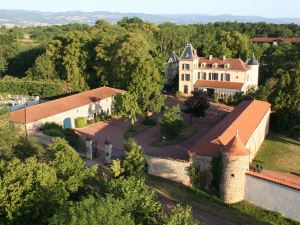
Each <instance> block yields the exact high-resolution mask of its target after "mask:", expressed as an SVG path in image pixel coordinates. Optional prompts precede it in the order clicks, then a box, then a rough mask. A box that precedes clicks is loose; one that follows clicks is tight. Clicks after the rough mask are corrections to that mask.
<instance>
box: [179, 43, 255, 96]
mask: <svg viewBox="0 0 300 225" xmlns="http://www.w3.org/2000/svg"><path fill="white" fill-rule="evenodd" d="M258 69H259V64H258V62H257V61H256V60H255V57H254V55H253V57H252V58H251V59H250V60H249V61H248V62H247V63H245V62H244V61H242V60H241V59H234V58H226V57H225V56H224V57H223V58H222V59H219V58H215V57H213V56H212V55H210V56H209V57H208V58H204V57H198V56H197V51H196V50H195V49H194V48H193V46H192V45H191V44H187V46H186V47H185V49H184V51H183V53H182V54H181V57H180V60H179V91H180V92H182V93H184V94H187V95H188V94H191V92H192V91H194V90H195V89H196V90H197V89H198V90H203V91H206V92H207V93H208V94H209V95H213V94H214V93H218V94H220V95H221V97H224V96H230V95H233V94H235V93H236V92H244V93H245V92H246V91H247V90H248V89H249V88H250V87H254V88H257V86H258Z"/></svg>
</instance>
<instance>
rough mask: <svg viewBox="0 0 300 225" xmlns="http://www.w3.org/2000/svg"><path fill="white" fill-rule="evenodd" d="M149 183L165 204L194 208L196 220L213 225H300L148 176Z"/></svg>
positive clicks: (275, 215)
mask: <svg viewBox="0 0 300 225" xmlns="http://www.w3.org/2000/svg"><path fill="white" fill-rule="evenodd" d="M146 182H147V185H148V186H149V187H150V188H152V189H153V190H154V191H156V192H157V193H158V194H159V196H160V197H161V199H162V202H166V200H167V201H171V202H174V203H180V204H183V205H190V206H191V207H192V209H193V214H194V216H195V218H199V217H200V218H204V220H205V219H206V218H207V219H209V221H211V222H212V221H214V220H218V221H220V220H221V221H224V224H256V225H262V224H274V225H275V224H285V225H289V224H298V225H299V224H300V223H297V222H295V221H291V220H288V219H285V218H283V217H282V216H281V215H280V214H279V213H275V212H270V211H267V210H264V209H262V208H259V207H256V206H254V205H252V204H250V203H247V202H241V203H238V204H233V205H230V206H228V205H226V204H224V203H222V202H221V201H220V200H219V199H217V198H216V197H214V196H211V195H209V194H207V193H205V192H202V191H199V190H196V189H193V188H188V187H185V186H184V185H181V184H179V183H176V182H173V181H169V180H166V179H162V178H159V177H154V176H148V177H147V180H146ZM204 222H205V221H204ZM215 222H216V221H215ZM216 223H217V222H216Z"/></svg>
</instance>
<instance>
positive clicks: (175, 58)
mask: <svg viewBox="0 0 300 225" xmlns="http://www.w3.org/2000/svg"><path fill="white" fill-rule="evenodd" d="M177 62H179V57H178V55H177V54H176V52H175V51H172V53H171V54H170V56H169V60H168V63H177Z"/></svg>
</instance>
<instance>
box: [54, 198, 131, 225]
mask: <svg viewBox="0 0 300 225" xmlns="http://www.w3.org/2000/svg"><path fill="white" fill-rule="evenodd" d="M126 207H127V203H126V202H125V201H124V200H119V199H114V198H112V197H111V196H108V197H106V198H100V199H95V198H87V199H84V200H82V201H79V202H70V203H68V204H66V205H65V206H64V207H61V208H60V210H59V211H58V212H57V213H56V214H55V215H54V216H53V218H51V219H50V222H49V224H50V225H61V224H70V225H84V224H89V225H125V224H126V225H127V224H128V225H134V224H135V223H134V220H133V218H132V216H131V214H130V213H128V212H126Z"/></svg>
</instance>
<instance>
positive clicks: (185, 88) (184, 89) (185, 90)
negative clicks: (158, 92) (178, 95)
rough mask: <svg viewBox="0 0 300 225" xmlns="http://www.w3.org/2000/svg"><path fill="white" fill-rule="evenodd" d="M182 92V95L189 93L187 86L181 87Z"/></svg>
mask: <svg viewBox="0 0 300 225" xmlns="http://www.w3.org/2000/svg"><path fill="white" fill-rule="evenodd" d="M183 92H184V94H187V93H189V87H188V86H187V85H184V86H183Z"/></svg>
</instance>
